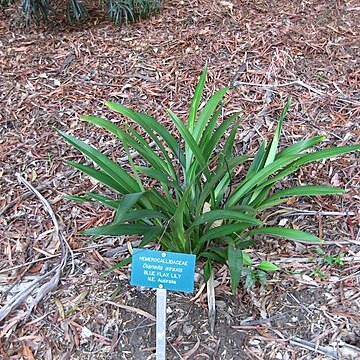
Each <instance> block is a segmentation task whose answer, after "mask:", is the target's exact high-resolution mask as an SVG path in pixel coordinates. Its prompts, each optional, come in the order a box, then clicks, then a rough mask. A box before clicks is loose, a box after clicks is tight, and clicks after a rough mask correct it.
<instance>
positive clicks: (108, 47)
mask: <svg viewBox="0 0 360 360" xmlns="http://www.w3.org/2000/svg"><path fill="white" fill-rule="evenodd" d="M358 17H359V7H358V6H357V5H356V2H355V1H353V2H352V1H347V2H340V1H338V2H330V1H309V2H306V3H305V2H302V1H293V2H286V1H278V2H272V1H270V2H269V1H234V2H225V1H224V2H212V1H208V0H206V1H205V0H203V1H194V2H191V3H190V2H185V1H184V2H174V1H165V2H164V5H163V8H162V10H161V12H160V14H159V15H158V16H156V17H154V18H151V19H149V20H146V21H142V22H141V23H138V24H133V25H129V26H127V27H123V28H121V29H119V28H116V27H114V25H113V24H111V23H110V22H108V21H106V20H104V19H102V18H101V17H100V16H99V15H98V14H97V13H96V12H94V13H93V15H92V18H91V19H90V20H89V22H88V23H86V24H84V25H83V26H82V27H80V28H79V27H77V28H75V27H74V28H69V27H65V26H62V25H61V24H58V25H57V26H53V27H47V28H44V27H40V28H36V29H35V28H34V29H30V30H24V29H21V28H19V25H18V24H17V20H16V19H17V15H16V14H14V13H13V12H11V11H10V10H5V11H4V12H3V13H2V14H1V15H0V66H1V72H0V89H1V95H0V102H1V108H0V124H1V127H0V149H1V153H0V186H1V194H0V216H1V218H0V226H1V233H2V236H1V237H2V239H3V240H2V241H1V242H0V254H1V255H0V256H1V265H0V266H1V267H0V284H1V306H3V305H4V304H5V303H6V302H7V299H9V298H10V297H11V296H13V295H14V294H16V293H19V292H21V290H22V289H23V288H24V284H26V283H29V282H30V281H32V280H33V279H35V278H36V277H39V276H41V275H46V274H47V273H48V272H49V271H50V270H51V269H52V268H53V267H54V266H55V265H56V264H58V262H59V256H58V254H59V251H60V243H59V241H57V240H56V241H54V240H53V229H54V224H53V222H52V221H51V218H50V217H49V215H48V213H47V212H46V210H45V209H44V206H43V204H42V203H41V202H40V200H39V198H37V197H36V196H33V195H31V194H30V193H28V195H26V194H27V188H26V187H24V185H23V184H22V183H20V182H19V181H18V180H17V178H16V173H20V174H21V175H22V176H23V177H25V178H26V179H27V180H28V181H29V182H31V184H33V185H34V186H35V187H37V188H38V189H39V190H40V191H41V193H42V194H43V195H44V197H45V198H46V199H47V200H48V201H49V203H50V205H51V208H52V209H53V210H54V212H55V213H56V216H57V217H58V219H59V223H60V226H61V227H62V228H63V230H64V235H65V238H66V240H67V241H68V243H69V244H70V246H71V248H72V250H73V252H74V262H73V264H74V271H72V266H71V265H72V263H71V261H69V262H68V265H67V266H66V267H65V268H64V269H63V272H62V275H61V281H60V283H59V285H58V286H57V288H56V289H55V290H54V291H52V292H51V293H50V294H48V295H47V296H46V297H45V298H44V299H43V300H42V301H41V302H40V303H39V304H38V305H37V306H36V307H35V309H34V310H33V312H32V313H31V315H30V316H29V317H27V318H26V319H25V317H26V310H27V306H25V305H21V306H20V307H18V308H17V310H16V311H13V312H11V313H10V314H9V315H8V316H7V317H6V318H5V319H4V320H3V321H2V322H1V328H0V358H1V356H2V357H3V358H4V359H7V358H10V359H20V358H29V359H31V358H36V359H52V358H54V359H58V358H61V359H66V358H71V359H77V358H78V359H94V358H96V359H112V358H114V359H115V358H124V359H132V358H133V359H142V358H143V359H147V358H153V351H154V348H153V347H154V329H155V326H154V317H153V314H154V294H152V292H151V291H150V292H149V291H143V290H140V289H134V288H131V287H130V286H129V285H128V276H129V273H128V271H127V269H126V268H124V269H121V270H118V271H117V272H115V273H112V274H110V275H107V276H104V275H103V272H104V270H106V269H107V268H109V267H110V266H111V265H113V264H114V263H116V261H119V260H120V259H122V258H123V257H124V256H125V255H126V253H127V241H136V240H137V239H135V238H133V239H132V238H130V239H129V238H127V239H124V238H105V239H99V240H97V241H96V242H95V243H87V238H85V237H81V236H79V235H77V232H78V231H79V230H84V229H88V228H90V227H93V226H94V225H100V224H103V223H106V222H107V221H109V220H110V219H111V217H112V216H113V213H112V212H111V211H109V210H108V209H104V208H101V207H96V206H90V205H84V204H74V203H72V202H69V201H67V200H64V199H63V195H64V194H69V193H71V194H74V195H77V194H80V193H81V192H82V191H84V190H90V189H97V188H98V187H99V185H98V184H96V183H93V182H91V181H90V180H89V179H88V178H86V177H83V176H81V175H80V174H79V173H77V172H74V171H73V170H72V169H71V168H69V167H67V166H65V165H64V164H63V160H64V159H67V160H78V159H80V155H79V154H78V153H76V152H75V151H73V150H71V149H70V148H69V147H68V146H67V145H66V144H65V143H64V142H63V140H62V139H60V137H59V136H58V135H57V134H56V133H55V131H54V127H57V128H60V129H61V130H64V131H67V132H71V133H72V134H74V135H76V136H77V137H80V138H82V139H89V142H90V143H93V144H94V145H98V144H99V143H100V147H101V150H103V151H106V152H107V153H108V154H110V155H111V157H112V158H113V159H116V160H117V161H119V162H120V163H122V164H123V165H124V166H125V167H126V166H127V162H126V156H125V155H126V154H125V153H124V151H123V149H122V148H121V147H119V146H118V144H117V143H116V141H114V139H113V138H111V137H109V136H108V135H107V134H106V133H105V132H102V131H99V130H96V131H95V129H94V128H93V127H91V126H89V124H84V123H82V122H80V121H79V116H81V115H88V114H97V115H101V116H106V117H107V118H109V117H112V118H113V120H114V121H117V122H121V121H124V120H123V119H122V118H120V117H115V116H114V115H113V114H112V113H110V112H109V111H107V110H106V108H105V106H104V105H103V101H109V100H111V101H118V102H121V103H123V104H126V105H128V106H131V107H133V108H134V109H136V110H141V111H146V112H147V113H149V114H151V115H152V116H154V117H155V118H157V119H158V120H159V121H160V122H161V123H162V124H164V125H167V126H169V127H170V122H169V120H168V118H167V116H166V114H165V112H164V109H166V108H170V109H171V110H172V111H173V112H174V113H176V114H177V115H178V116H180V117H184V116H185V115H186V114H187V112H188V104H189V101H190V96H191V94H192V93H193V88H194V85H195V84H196V82H197V79H198V77H199V75H200V72H201V70H202V68H203V66H204V63H205V61H206V60H208V61H209V76H208V82H207V84H206V95H207V96H209V95H210V94H212V93H213V92H214V90H215V89H218V88H219V87H221V86H225V85H227V84H229V83H234V84H235V85H236V86H237V87H236V89H234V90H232V91H231V93H230V95H229V97H228V102H227V104H226V106H225V112H226V113H225V114H224V116H226V115H227V114H231V113H232V112H234V111H238V110H241V112H242V113H243V120H242V122H241V124H240V126H239V132H238V137H237V144H238V145H237V149H236V151H237V152H238V153H242V152H252V151H255V150H256V149H257V148H258V146H259V144H260V141H261V139H262V138H269V137H270V136H271V134H272V132H273V131H274V128H275V124H276V123H275V119H276V116H277V115H278V114H279V112H280V109H281V108H282V107H283V105H284V103H285V102H286V99H287V98H288V97H289V96H291V97H292V99H293V106H292V108H291V110H290V112H289V114H288V117H287V119H286V121H285V122H284V134H283V136H284V141H285V143H288V144H290V143H292V142H294V141H297V140H299V139H302V138H305V137H309V136H313V135H318V134H327V135H328V139H327V141H328V144H329V145H330V144H331V145H335V144H336V145H345V144H352V143H359V142H360V126H359V118H360V93H359V90H360V85H359V80H360V79H359V77H360V71H359V66H358V65H359V40H360V36H359V25H360V24H359V20H358ZM359 180H360V167H359V155H358V154H350V155H346V156H344V157H341V158H337V159H333V160H329V161H327V162H321V163H316V164H312V165H308V166H307V167H305V168H304V169H303V170H302V171H301V172H298V173H297V174H296V175H295V176H293V177H292V178H289V179H287V182H284V184H283V186H284V187H286V186H287V185H289V184H319V183H321V184H327V185H328V184H332V185H335V186H342V187H346V188H348V189H349V192H348V193H347V194H346V195H344V196H341V197H339V196H331V197H322V198H315V199H312V200H311V201H310V200H308V199H301V200H297V201H295V202H291V203H287V204H286V205H285V206H283V207H279V208H278V209H277V211H276V212H275V213H274V212H269V214H268V216H267V219H266V220H267V222H268V223H269V224H270V225H271V224H273V225H281V226H283V225H285V224H286V225H287V226H291V227H294V228H300V229H302V230H306V231H309V232H312V233H313V234H315V235H317V236H320V237H322V238H323V239H324V240H325V244H324V245H323V246H322V249H323V251H324V252H325V254H319V253H318V252H319V251H317V249H316V247H315V246H306V247H305V246H303V245H299V244H295V243H291V242H287V241H283V240H279V239H269V238H266V239H265V238H261V237H259V238H258V242H257V244H256V246H255V248H254V250H252V252H251V256H252V257H253V258H254V259H260V258H262V259H266V260H269V261H273V262H274V263H276V264H278V265H279V266H281V267H282V268H283V271H282V272H280V273H278V274H276V275H275V276H274V277H273V278H271V280H270V281H269V282H268V285H267V286H265V287H259V286H256V287H255V288H253V289H250V290H246V289H245V288H243V287H240V288H239V292H238V294H237V295H236V296H233V295H231V293H230V291H229V275H228V272H227V269H226V268H225V267H219V268H217V269H216V279H217V283H216V298H217V301H218V302H217V308H218V320H217V326H216V329H215V333H214V334H210V329H209V325H208V321H207V304H206V291H205V290H204V289H203V280H202V276H201V266H200V265H201V264H199V268H198V269H197V272H198V273H199V277H198V281H197V283H196V293H197V295H198V296H197V297H196V298H193V299H191V296H186V295H182V294H176V293H171V294H169V308H168V327H169V332H168V335H169V337H168V350H169V359H177V358H179V359H180V358H196V359H207V358H214V359H247V358H250V359H257V358H260V359H271V358H274V359H275V358H276V359H315V358H318V359H323V358H341V356H342V358H344V356H345V351H347V352H348V353H349V354H350V355H349V358H351V357H350V356H353V358H356V357H357V356H359V355H358V353H357V352H356V351H358V348H359V347H360V344H359V340H360V329H359V315H358V314H359V308H360V304H359V301H360V300H359V299H360V298H359V291H358V288H359V267H360V258H359V256H360V248H359V241H360V239H359V201H360V199H359V187H360V181H359ZM341 254H343V256H344V257H343V258H342V259H341V261H336V259H339V258H341V257H342V255H341ZM326 255H329V256H330V258H331V259H333V260H331V259H330V258H326ZM340 255H341V256H340ZM32 261H36V262H32ZM339 262H340V264H339ZM341 262H343V264H341ZM9 286H10V287H9ZM194 295H195V294H194ZM149 299H150V300H149ZM140 310H143V311H145V312H146V313H144V312H141V311H140ZM306 341H308V342H309V343H307V342H306ZM318 345H319V347H318V348H317V350H316V348H315V346H318ZM330 345H334V346H337V348H336V351H337V353H336V352H333V349H332V348H331V347H330ZM315 350H316V351H317V352H316V351H315Z"/></svg>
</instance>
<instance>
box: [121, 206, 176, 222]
mask: <svg viewBox="0 0 360 360" xmlns="http://www.w3.org/2000/svg"><path fill="white" fill-rule="evenodd" d="M144 219H160V220H165V221H167V220H169V218H168V216H166V215H165V214H163V213H162V212H160V211H155V210H148V209H135V210H133V211H129V212H128V213H127V214H126V215H124V217H123V220H122V221H123V222H130V221H139V220H144Z"/></svg>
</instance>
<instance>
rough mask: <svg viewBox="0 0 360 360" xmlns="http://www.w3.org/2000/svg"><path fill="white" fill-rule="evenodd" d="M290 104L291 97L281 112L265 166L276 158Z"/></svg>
mask: <svg viewBox="0 0 360 360" xmlns="http://www.w3.org/2000/svg"><path fill="white" fill-rule="evenodd" d="M290 105H291V99H290V98H289V99H288V101H287V102H286V104H285V106H284V108H283V110H282V111H281V114H280V117H279V122H278V125H277V127H276V130H275V134H274V137H273V139H272V141H271V145H270V147H269V149H268V150H267V156H266V161H265V164H264V167H265V166H267V165H269V164H271V163H272V162H273V161H274V159H275V156H276V153H277V149H278V145H279V140H280V135H281V129H282V125H283V121H284V119H285V116H286V113H287V112H288V110H289V108H290Z"/></svg>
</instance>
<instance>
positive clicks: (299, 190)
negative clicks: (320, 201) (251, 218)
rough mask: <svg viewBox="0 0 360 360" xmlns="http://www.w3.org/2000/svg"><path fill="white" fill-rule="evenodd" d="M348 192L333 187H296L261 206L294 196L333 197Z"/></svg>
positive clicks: (280, 192) (273, 196) (273, 197)
mask: <svg viewBox="0 0 360 360" xmlns="http://www.w3.org/2000/svg"><path fill="white" fill-rule="evenodd" d="M345 192H346V190H344V189H339V188H334V187H331V186H295V187H292V188H290V189H285V190H281V191H278V192H276V193H274V194H273V195H271V196H269V197H268V198H267V199H266V200H265V201H263V202H262V203H261V205H260V206H263V205H266V204H267V203H268V202H272V201H273V200H276V199H280V198H284V197H286V198H289V197H292V196H313V195H333V194H343V193H345Z"/></svg>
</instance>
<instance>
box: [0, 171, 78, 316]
mask: <svg viewBox="0 0 360 360" xmlns="http://www.w3.org/2000/svg"><path fill="white" fill-rule="evenodd" d="M16 177H17V179H18V181H19V182H20V183H22V184H24V185H25V186H26V187H27V188H28V189H29V190H30V191H31V192H33V193H34V194H35V195H36V196H37V197H38V198H39V199H40V201H41V202H42V204H43V205H44V207H45V209H46V211H47V212H48V214H49V215H50V217H51V220H52V222H53V224H54V236H56V238H57V239H59V242H60V247H61V258H60V262H59V264H58V265H57V266H56V267H54V268H53V269H52V270H50V271H49V272H48V273H46V274H44V275H42V276H40V277H39V278H37V279H35V280H34V281H32V282H31V283H30V285H29V286H28V287H27V288H26V289H25V290H24V291H20V292H19V293H18V294H17V295H15V296H14V297H13V298H12V299H11V300H10V301H8V303H6V304H5V305H4V306H3V307H2V308H1V309H0V321H2V320H4V319H5V317H6V316H7V315H8V314H9V313H10V312H11V311H13V310H14V309H16V308H17V307H18V306H19V305H20V304H21V303H22V302H23V301H24V300H25V299H26V298H27V297H28V296H29V295H30V294H31V293H32V292H33V291H34V290H35V288H36V287H37V286H38V285H39V284H40V283H41V282H42V281H43V280H45V279H47V278H48V277H49V275H50V274H53V275H52V277H51V278H50V280H48V281H47V282H46V283H44V284H43V285H42V286H41V287H40V289H39V290H38V292H37V296H36V298H35V299H34V300H33V301H32V302H31V303H30V305H29V308H28V310H27V312H26V315H25V319H27V318H28V317H29V315H30V314H31V312H32V310H33V308H34V307H35V306H36V305H37V304H38V303H39V302H40V301H41V300H42V299H43V298H44V296H45V295H46V294H48V293H49V292H50V291H51V290H53V289H55V288H56V287H57V286H58V284H59V281H60V277H61V273H62V271H63V269H64V268H65V266H66V263H67V257H68V254H69V252H70V253H71V255H72V265H73V269H74V261H73V253H72V250H71V249H70V246H69V245H68V243H67V241H66V239H65V238H64V236H63V233H62V231H61V229H60V227H59V223H58V221H57V219H56V216H55V213H54V212H53V210H52V208H51V206H50V204H49V203H48V201H47V200H46V199H45V198H44V197H43V196H42V195H41V194H40V193H39V191H38V190H36V189H35V188H34V187H33V186H32V185H31V184H30V183H28V182H27V181H26V180H25V179H24V178H23V177H22V176H21V175H20V174H17V175H16Z"/></svg>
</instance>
